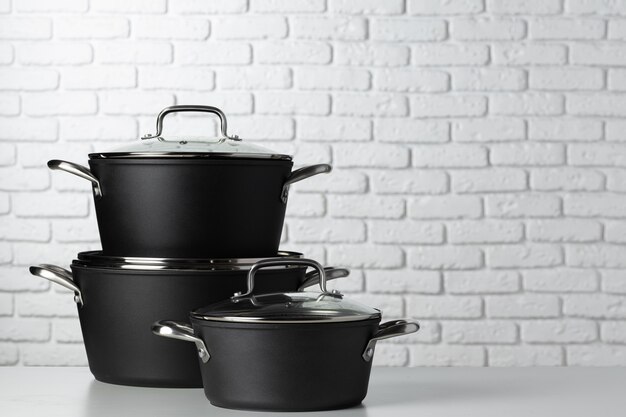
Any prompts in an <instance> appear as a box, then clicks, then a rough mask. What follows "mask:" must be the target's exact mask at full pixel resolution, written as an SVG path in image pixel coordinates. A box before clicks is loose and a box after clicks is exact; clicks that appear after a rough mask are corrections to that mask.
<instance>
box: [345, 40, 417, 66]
mask: <svg viewBox="0 0 626 417" xmlns="http://www.w3.org/2000/svg"><path fill="white" fill-rule="evenodd" d="M334 57H335V58H334V60H335V61H336V62H337V64H339V65H346V66H368V67H369V66H372V67H397V66H404V65H407V64H408V63H409V48H408V47H407V46H404V45H390V44H368V43H363V42H346V43H340V44H337V45H335V52H334Z"/></svg>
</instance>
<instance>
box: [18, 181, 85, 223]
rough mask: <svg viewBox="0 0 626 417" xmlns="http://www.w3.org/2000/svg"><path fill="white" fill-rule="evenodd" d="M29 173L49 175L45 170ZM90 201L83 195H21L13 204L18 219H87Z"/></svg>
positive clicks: (49, 193)
mask: <svg viewBox="0 0 626 417" xmlns="http://www.w3.org/2000/svg"><path fill="white" fill-rule="evenodd" d="M27 171H33V172H44V173H46V174H47V172H46V171H44V170H43V169H36V170H35V169H29V170H27ZM46 177H47V175H46ZM41 182H42V181H41V180H40V183H41ZM22 189H26V188H25V187H22ZM89 199H91V196H87V195H83V194H59V193H53V192H46V193H19V194H17V195H14V196H13V198H12V203H13V212H14V213H15V215H16V216H18V217H85V216H87V214H88V213H89V204H88V201H89Z"/></svg>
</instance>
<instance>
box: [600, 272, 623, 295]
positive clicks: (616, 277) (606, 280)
mask: <svg viewBox="0 0 626 417" xmlns="http://www.w3.org/2000/svg"><path fill="white" fill-rule="evenodd" d="M602 291H604V292H607V293H615V294H626V279H624V273H623V272H622V271H621V270H606V271H602Z"/></svg>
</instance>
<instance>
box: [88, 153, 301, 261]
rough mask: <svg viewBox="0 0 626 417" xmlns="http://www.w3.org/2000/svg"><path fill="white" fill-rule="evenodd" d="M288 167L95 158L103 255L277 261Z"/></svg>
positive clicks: (225, 161)
mask: <svg viewBox="0 0 626 417" xmlns="http://www.w3.org/2000/svg"><path fill="white" fill-rule="evenodd" d="M292 165H293V163H292V162H291V161H286V160H271V159H268V160H263V159H259V160H253V159H249V160H246V159H236V158H233V159H221V160H220V159H208V158H197V159H196V158H171V159H169V158H145V159H144V158H117V159H116V158H104V159H90V160H89V166H90V168H91V171H92V173H93V174H94V175H95V176H96V178H98V180H99V181H100V185H101V188H102V197H101V198H96V200H95V206H96V215H97V218H98V228H99V230H100V239H101V242H102V249H103V253H104V254H105V255H110V256H126V257H156V258H234V257H236V258H256V257H270V256H273V255H274V254H276V252H277V250H278V245H279V242H280V236H281V232H282V227H283V222H284V218H285V209H286V204H285V203H283V201H282V200H281V192H282V187H283V183H284V182H285V180H286V179H287V177H288V176H289V174H290V173H291V167H292Z"/></svg>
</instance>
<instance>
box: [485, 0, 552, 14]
mask: <svg viewBox="0 0 626 417" xmlns="http://www.w3.org/2000/svg"><path fill="white" fill-rule="evenodd" d="M487 10H489V11H490V12H491V13H494V14H513V15H517V14H522V15H527V14H530V15H544V14H557V13H559V12H560V11H561V1H560V0H487Z"/></svg>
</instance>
